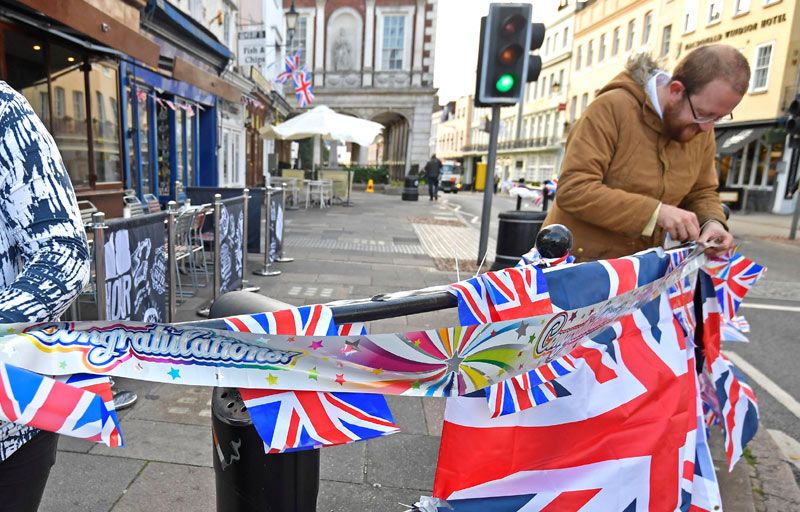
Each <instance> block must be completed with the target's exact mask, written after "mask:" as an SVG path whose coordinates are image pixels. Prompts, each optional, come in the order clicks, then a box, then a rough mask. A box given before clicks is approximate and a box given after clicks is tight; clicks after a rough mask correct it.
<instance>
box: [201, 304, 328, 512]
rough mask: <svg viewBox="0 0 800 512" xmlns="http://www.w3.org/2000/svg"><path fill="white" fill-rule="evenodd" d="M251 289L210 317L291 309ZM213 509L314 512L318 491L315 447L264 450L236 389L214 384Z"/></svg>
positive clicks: (225, 511)
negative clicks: (282, 451)
mask: <svg viewBox="0 0 800 512" xmlns="http://www.w3.org/2000/svg"><path fill="white" fill-rule="evenodd" d="M291 307H292V306H290V305H289V304H285V303H283V302H280V301H277V300H274V299H270V298H268V297H265V296H263V295H258V294H255V293H250V292H244V291H234V292H229V293H226V294H225V295H223V296H222V297H220V298H219V300H218V301H216V302H214V305H213V306H212V308H211V314H210V316H211V318H221V317H225V316H231V315H240V314H246V313H261V312H265V311H278V310H281V309H287V308H291ZM211 433H212V439H213V441H212V442H213V446H212V450H213V453H214V455H213V459H214V476H215V482H216V499H217V512H239V511H253V510H264V511H270V512H295V511H313V510H316V506H317V494H318V493H319V465H320V453H319V452H320V451H319V450H302V451H297V452H290V453H273V454H267V453H264V442H263V441H262V440H261V437H259V435H258V432H256V429H255V427H254V426H253V422H252V421H251V420H250V415H249V413H248V412H247V410H246V407H245V406H244V403H243V402H242V400H241V397H240V395H239V390H238V389H234V388H214V390H213V392H212V399H211Z"/></svg>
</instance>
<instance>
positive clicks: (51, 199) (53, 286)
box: [0, 81, 90, 461]
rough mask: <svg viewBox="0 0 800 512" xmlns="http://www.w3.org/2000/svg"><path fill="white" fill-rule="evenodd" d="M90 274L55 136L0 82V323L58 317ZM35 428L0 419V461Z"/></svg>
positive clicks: (78, 218)
mask: <svg viewBox="0 0 800 512" xmlns="http://www.w3.org/2000/svg"><path fill="white" fill-rule="evenodd" d="M89 272H90V270H89V248H88V246H87V244H86V234H85V232H84V228H83V223H82V222H81V215H80V211H79V210H78V203H77V200H76V199H75V192H74V191H73V189H72V183H71V182H70V179H69V175H68V174H67V170H66V168H65V167H64V162H63V161H62V159H61V154H60V153H59V151H58V148H57V147H56V144H55V141H54V140H53V137H52V136H51V135H50V133H48V131H47V129H46V128H45V127H44V125H43V124H42V122H41V121H40V120H39V118H38V117H37V116H36V114H35V113H34V111H33V109H32V108H31V106H30V105H29V104H28V102H27V100H26V99H25V97H24V96H22V95H21V94H19V93H17V92H16V91H15V90H14V89H12V88H11V87H9V85H8V84H6V83H5V82H3V81H0V323H12V322H41V321H51V320H55V319H57V318H58V317H59V316H60V315H61V313H63V312H64V310H66V309H67V307H68V306H69V304H70V302H72V300H73V299H74V298H75V297H76V296H77V295H78V294H79V293H80V291H81V290H82V289H83V287H84V286H85V285H86V283H87V282H88V280H89ZM0 343H1V342H0ZM37 432H38V431H37V430H35V429H31V428H28V427H22V426H19V425H15V424H12V423H7V422H2V421H0V461H2V460H5V459H6V458H8V457H9V456H10V455H11V454H12V453H14V452H15V451H16V450H17V449H19V447H20V446H22V445H23V444H25V443H26V442H27V441H28V440H30V439H31V438H32V437H33V436H34V435H36V433H37Z"/></svg>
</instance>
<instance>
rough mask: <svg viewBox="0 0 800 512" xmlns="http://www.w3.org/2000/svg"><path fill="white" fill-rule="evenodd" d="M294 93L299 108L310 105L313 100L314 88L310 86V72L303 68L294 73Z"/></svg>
mask: <svg viewBox="0 0 800 512" xmlns="http://www.w3.org/2000/svg"><path fill="white" fill-rule="evenodd" d="M294 93H295V95H296V96H297V103H298V105H300V108H305V107H307V106H309V105H311V102H312V101H314V89H313V88H312V87H311V73H309V72H308V71H306V70H305V69H304V70H302V71H300V72H298V73H295V74H294Z"/></svg>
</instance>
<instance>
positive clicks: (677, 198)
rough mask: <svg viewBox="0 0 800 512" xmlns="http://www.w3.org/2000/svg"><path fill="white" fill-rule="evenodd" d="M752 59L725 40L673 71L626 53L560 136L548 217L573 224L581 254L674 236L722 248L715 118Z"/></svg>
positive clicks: (726, 237)
mask: <svg viewBox="0 0 800 512" xmlns="http://www.w3.org/2000/svg"><path fill="white" fill-rule="evenodd" d="M749 81H750V67H749V65H748V64H747V60H746V59H745V58H744V56H743V55H742V54H741V53H739V51H737V50H736V49H734V48H733V47H730V46H726V45H710V46H704V47H701V48H698V49H697V50H694V51H693V52H691V53H689V54H688V55H686V57H684V58H683V60H682V61H681V62H680V63H678V65H677V66H676V68H675V70H674V74H673V75H672V76H670V75H668V74H667V73H665V72H663V71H660V70H658V69H657V68H656V65H655V62H653V61H652V59H650V57H649V56H646V55H640V56H637V57H634V58H632V59H631V60H629V61H628V64H627V65H626V70H625V71H624V72H622V73H620V74H619V75H617V76H616V77H615V78H614V79H613V80H612V81H611V82H610V83H609V84H608V85H606V86H605V87H604V88H603V89H601V91H600V93H599V94H598V95H597V97H596V98H595V99H594V101H593V102H592V103H591V104H590V105H589V107H588V108H587V109H586V111H585V112H584V113H583V115H582V116H581V118H580V119H579V120H578V121H577V122H576V123H575V126H574V127H573V128H572V130H571V131H570V134H569V137H568V139H567V147H566V154H565V156H564V161H563V163H562V166H561V176H560V179H559V182H558V195H557V198H556V201H555V203H554V204H553V207H552V209H551V210H550V212H549V213H548V215H547V219H546V220H545V225H547V224H564V225H566V226H567V227H568V228H569V229H570V230H571V231H572V233H573V235H574V237H575V243H574V245H573V254H574V255H575V257H576V258H577V260H578V261H586V260H597V259H607V258H616V257H620V256H625V255H628V254H633V253H635V252H637V251H640V250H643V249H646V248H650V247H657V246H660V245H662V244H663V243H664V239H665V236H666V234H667V233H669V235H670V237H671V239H672V240H680V241H685V240H698V241H702V242H709V241H713V242H716V243H717V244H718V248H717V249H715V250H714V251H713V252H717V253H719V252H722V251H725V250H727V249H729V248H730V247H731V245H732V243H733V237H732V236H731V234H730V233H728V231H727V227H726V225H725V217H724V215H723V212H722V208H721V206H720V201H719V196H718V194H717V191H716V189H717V173H716V169H715V165H714V155H715V153H716V144H715V142H714V123H715V122H716V121H718V120H720V119H722V118H726V117H729V116H730V115H731V112H732V111H733V109H734V107H736V105H738V104H739V102H740V101H741V99H742V96H743V95H744V93H745V92H746V91H747V87H748V84H749Z"/></svg>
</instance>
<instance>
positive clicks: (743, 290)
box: [707, 253, 767, 320]
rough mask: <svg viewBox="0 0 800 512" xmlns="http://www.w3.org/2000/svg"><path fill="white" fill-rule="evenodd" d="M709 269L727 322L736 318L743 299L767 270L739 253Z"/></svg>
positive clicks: (715, 263) (712, 263)
mask: <svg viewBox="0 0 800 512" xmlns="http://www.w3.org/2000/svg"><path fill="white" fill-rule="evenodd" d="M707 268H708V269H709V273H710V274H711V280H712V282H713V283H714V290H715V291H716V294H717V300H718V301H719V304H720V308H721V310H720V312H721V313H722V316H723V318H724V319H725V320H733V319H734V318H735V317H736V312H737V311H738V310H739V305H740V304H741V303H742V299H744V296H745V295H747V292H749V291H750V288H752V287H753V286H754V285H755V284H756V283H757V282H758V280H759V279H761V276H763V275H764V274H765V273H766V270H767V269H766V268H764V267H762V266H761V265H759V264H758V263H755V262H753V261H751V260H749V259H747V258H745V257H744V256H742V255H741V254H739V253H735V254H733V256H731V257H730V259H725V260H719V261H712V262H711V263H710V264H709V265H708V266H707Z"/></svg>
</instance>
